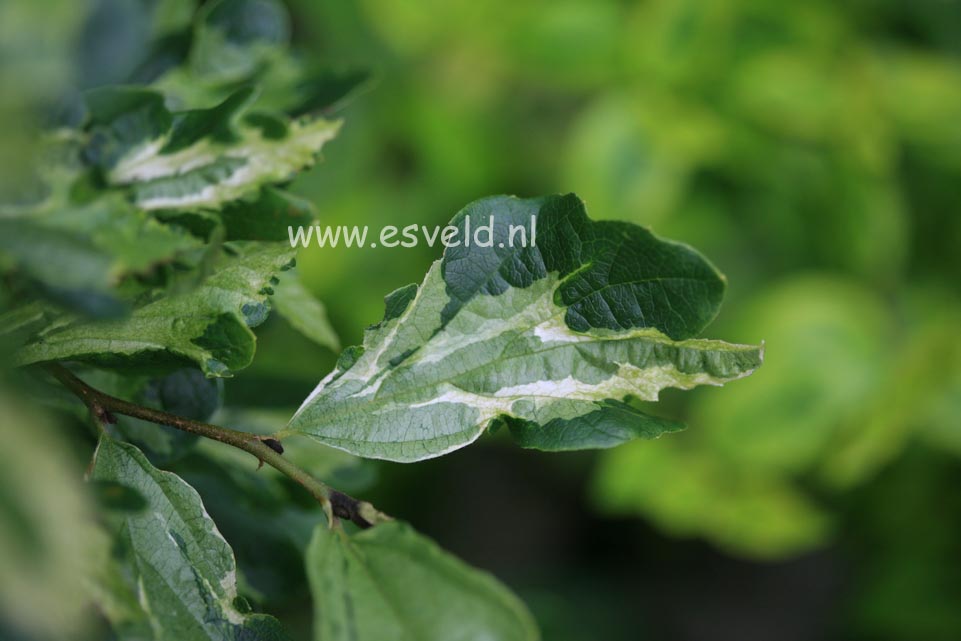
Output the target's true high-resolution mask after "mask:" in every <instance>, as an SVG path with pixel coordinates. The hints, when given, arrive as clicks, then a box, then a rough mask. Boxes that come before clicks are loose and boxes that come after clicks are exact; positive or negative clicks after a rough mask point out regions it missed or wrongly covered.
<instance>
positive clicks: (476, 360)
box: [279, 195, 763, 461]
mask: <svg viewBox="0 0 961 641" xmlns="http://www.w3.org/2000/svg"><path fill="white" fill-rule="evenodd" d="M490 217H493V221H494V225H493V234H492V243H490V245H491V246H489V247H488V246H478V244H477V242H475V241H476V239H475V241H472V243H471V245H470V246H464V245H463V244H461V246H459V247H450V248H448V249H447V251H446V252H445V254H444V257H443V259H442V260H440V261H437V262H435V263H434V265H433V266H432V267H431V269H430V270H429V272H428V273H427V276H426V278H425V279H424V282H423V283H422V284H421V285H420V286H419V287H415V286H409V287H406V288H403V289H401V290H398V291H397V292H394V293H393V294H391V295H390V296H389V297H388V298H387V301H386V302H387V313H386V315H385V318H384V320H383V321H382V322H381V323H379V324H378V325H375V326H373V327H371V328H370V329H369V330H368V332H367V334H366V336H365V340H364V345H363V347H356V348H351V349H348V350H347V351H346V352H344V355H343V356H342V357H341V359H340V362H339V363H338V366H337V368H336V369H335V371H334V372H332V373H331V374H330V375H329V376H328V377H327V378H325V379H324V380H323V381H322V382H321V383H320V385H319V386H318V387H317V389H315V390H314V392H313V393H312V394H311V395H310V396H309V397H308V398H307V400H306V401H305V402H304V404H303V405H302V406H301V408H300V409H299V411H298V412H297V413H296V414H295V415H294V417H293V418H292V419H291V421H290V423H289V425H288V426H287V429H286V430H284V431H283V432H281V433H280V434H279V436H284V435H286V434H290V433H303V434H307V435H309V436H312V437H313V438H316V439H317V440H319V441H321V442H323V443H326V444H328V445H331V446H333V447H338V448H341V449H344V450H347V451H349V452H352V453H354V454H358V455H361V456H365V457H371V458H384V459H389V460H395V461H417V460H420V459H425V458H430V457H434V456H440V455H442V454H445V453H447V452H450V451H452V450H455V449H457V448H460V447H463V446H465V445H467V444H469V443H471V442H472V441H474V440H475V439H477V438H478V437H479V436H480V435H481V434H482V433H483V432H484V431H485V430H487V429H488V428H489V427H490V426H491V425H494V424H500V423H506V424H507V425H508V426H509V427H510V430H511V432H512V434H514V436H515V437H516V438H517V440H518V441H519V442H520V443H521V445H524V446H525V447H534V448H538V449H545V450H563V449H582V448H588V447H610V446H613V445H616V444H618V443H622V442H625V441H627V440H630V439H632V438H636V437H642V438H652V437H656V436H658V435H660V434H661V433H663V432H665V431H670V430H674V429H677V428H678V425H677V424H676V423H674V422H672V421H666V420H663V419H658V418H655V417H653V416H650V415H648V414H646V413H644V412H642V411H640V410H639V409H637V408H636V407H635V406H634V405H632V404H630V403H628V402H624V401H625V399H626V398H628V397H634V398H637V399H642V400H646V401H655V400H657V398H658V394H659V392H660V391H661V390H662V389H664V388H667V387H675V388H681V389H690V388H692V387H695V386H697V385H720V384H723V383H725V382H728V381H731V380H734V379H738V378H742V377H744V376H747V375H749V374H750V373H751V372H753V371H754V370H755V369H756V368H757V367H758V366H759V365H760V364H761V361H762V358H763V350H762V348H760V347H755V346H747V345H731V344H728V343H723V342H720V341H710V340H700V339H693V338H692V337H693V336H695V335H696V334H698V333H699V332H700V331H701V330H702V329H703V328H704V327H705V326H706V325H707V324H708V323H709V322H710V321H711V320H712V319H713V318H714V316H715V315H716V313H717V311H718V308H719V306H720V302H721V298H722V297H723V292H724V280H723V277H722V276H721V275H720V274H719V273H718V272H717V270H716V269H715V268H714V267H713V266H712V265H711V264H710V263H709V262H708V261H707V260H706V259H704V258H703V257H702V256H701V255H700V254H698V253H697V252H695V251H694V250H693V249H691V248H689V247H687V246H685V245H680V244H677V243H671V242H667V241H663V240H660V239H658V238H656V237H655V236H654V235H652V234H651V233H650V232H649V231H647V230H645V229H642V228H640V227H637V226H635V225H631V224H627V223H617V222H593V221H591V220H590V219H588V218H587V215H586V213H585V211H584V206H583V203H582V202H581V201H580V200H579V199H578V198H577V197H576V196H574V195H567V196H552V197H547V198H542V199H531V200H522V199H517V198H513V197H494V198H487V199H483V200H480V201H477V202H475V203H473V204H471V205H469V206H468V207H467V208H465V209H464V210H463V211H461V212H460V213H459V214H458V216H457V217H456V218H455V219H454V221H453V222H452V224H453V225H455V226H457V227H458V228H459V229H460V230H462V232H463V230H465V228H466V227H467V226H468V225H469V223H468V219H470V220H471V221H473V224H474V225H478V224H485V225H486V224H487V222H488V220H490ZM511 225H515V226H518V225H519V226H523V227H525V229H526V236H525V237H526V238H527V239H529V240H530V241H531V243H530V244H531V245H532V246H528V247H520V246H519V245H520V242H519V238H520V234H519V232H516V230H515V232H516V233H515V241H516V242H515V243H513V244H514V245H518V246H511V245H512V243H511V242H510V226H511ZM535 233H536V236H534V234H535ZM460 237H461V238H463V234H462V235H461V236H460ZM481 240H482V241H486V239H483V238H481ZM485 244H486V242H485Z"/></svg>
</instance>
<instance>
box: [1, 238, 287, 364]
mask: <svg viewBox="0 0 961 641" xmlns="http://www.w3.org/2000/svg"><path fill="white" fill-rule="evenodd" d="M232 249H233V251H234V252H235V253H234V254H232V255H227V256H226V257H225V258H224V260H223V261H222V263H221V264H219V265H217V269H216V272H215V273H214V274H213V275H211V276H209V277H208V278H207V279H206V280H205V281H204V282H203V283H202V284H201V285H200V286H199V287H197V288H196V289H194V290H192V291H189V292H186V293H182V294H178V295H172V296H167V297H163V298H160V299H158V300H156V301H153V302H148V303H146V304H144V305H142V306H140V307H137V308H136V309H134V311H133V312H132V313H131V314H130V316H128V317H126V318H122V319H117V320H102V321H84V320H81V319H78V320H76V321H74V322H72V323H66V324H61V325H59V326H56V327H54V328H52V329H51V330H49V331H47V332H43V333H41V334H40V335H39V336H37V337H36V338H35V339H34V340H33V341H32V342H31V343H29V344H27V345H26V346H24V347H23V348H22V349H21V350H20V351H19V352H18V353H17V355H16V361H17V362H18V364H21V365H24V364H28V363H36V362H43V361H58V360H78V361H86V362H90V363H94V364H99V365H106V366H110V365H121V364H134V365H142V366H146V367H151V368H156V367H163V368H165V369H170V368H175V367H176V366H179V365H182V364H183V363H184V362H185V361H192V362H193V363H196V364H197V365H198V366H200V368H201V369H202V370H203V371H204V373H205V374H207V375H208V376H230V375H232V372H233V371H236V370H238V369H242V368H244V367H246V366H247V365H249V364H250V361H251V360H252V359H253V355H254V348H255V344H256V338H255V337H254V334H253V332H252V331H251V329H250V328H251V327H255V326H256V325H259V324H260V323H261V322H263V321H264V319H265V318H266V317H267V315H268V313H269V310H270V307H269V302H268V301H269V294H270V293H271V292H272V289H271V286H272V285H273V284H275V282H276V275H277V274H278V273H279V272H281V271H283V270H284V269H286V268H288V267H289V265H290V263H291V261H292V260H293V250H292V249H290V247H289V246H287V245H286V244H282V243H251V244H248V245H233V246H232Z"/></svg>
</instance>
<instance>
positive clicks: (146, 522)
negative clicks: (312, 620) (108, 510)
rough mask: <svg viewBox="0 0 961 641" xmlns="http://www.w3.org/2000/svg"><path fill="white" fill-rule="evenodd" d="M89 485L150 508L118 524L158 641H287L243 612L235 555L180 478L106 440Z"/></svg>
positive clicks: (122, 516) (264, 619) (271, 625)
mask: <svg viewBox="0 0 961 641" xmlns="http://www.w3.org/2000/svg"><path fill="white" fill-rule="evenodd" d="M91 478H92V479H93V480H95V481H107V482H112V483H119V484H121V485H124V486H126V487H129V488H131V489H133V490H134V491H136V492H138V493H139V494H140V495H141V496H143V497H144V499H145V500H146V501H147V508H146V509H144V510H142V511H139V512H129V511H124V512H120V513H116V514H114V515H113V516H114V525H115V531H116V534H117V535H118V536H119V537H120V540H121V542H122V544H123V545H122V547H123V551H124V553H125V554H127V555H128V557H127V558H126V561H127V563H128V564H129V568H130V570H129V571H130V573H131V575H132V576H131V577H130V579H131V581H130V585H131V587H134V589H135V590H136V594H137V600H138V601H139V603H140V604H141V607H142V609H143V610H144V612H145V613H146V614H147V617H148V618H149V621H150V627H151V629H152V631H153V636H154V638H156V639H158V640H159V639H177V640H178V641H192V640H194V639H196V640H198V641H200V640H203V641H209V640H216V639H223V640H225V641H227V640H230V641H234V640H236V639H243V638H250V639H285V638H286V634H285V633H284V631H283V629H282V628H281V626H280V623H279V622H278V621H277V620H276V619H274V618H272V617H269V616H266V615H261V614H250V613H248V612H247V611H246V610H247V608H240V607H238V605H237V604H238V603H239V602H240V600H239V597H238V594H237V577H236V572H237V567H236V563H235V561H234V555H233V551H232V550H231V549H230V546H229V545H228V544H227V541H225V540H224V538H223V537H222V536H221V535H220V532H219V531H218V530H217V527H216V525H215V524H214V522H213V521H212V520H211V519H210V517H209V516H208V515H207V511H206V510H205V509H204V506H203V504H202V503H201V500H200V496H199V495H198V494H197V493H196V492H195V491H194V490H193V488H191V487H190V486H189V485H187V483H185V482H184V481H183V480H182V479H181V478H180V477H178V476H176V475H175V474H171V473H169V472H163V471H161V470H158V469H157V468H155V467H153V466H152V465H151V464H150V463H149V462H148V461H147V459H146V457H145V456H144V455H143V454H142V453H141V452H140V450H138V449H137V448H136V447H134V446H133V445H129V444H127V443H121V442H117V441H114V440H112V439H111V438H109V437H104V438H102V439H101V440H100V444H99V446H98V447H97V452H96V455H95V458H94V466H93V469H92V472H91Z"/></svg>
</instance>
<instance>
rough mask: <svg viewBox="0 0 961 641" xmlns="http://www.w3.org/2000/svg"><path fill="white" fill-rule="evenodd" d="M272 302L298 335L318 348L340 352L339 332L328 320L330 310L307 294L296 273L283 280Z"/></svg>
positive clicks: (283, 277) (286, 275) (292, 272)
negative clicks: (301, 335) (304, 337)
mask: <svg viewBox="0 0 961 641" xmlns="http://www.w3.org/2000/svg"><path fill="white" fill-rule="evenodd" d="M271 301H272V302H273V304H274V307H275V309H276V310H277V313H278V314H280V315H281V316H283V317H284V318H285V319H287V322H289V323H290V324H291V325H292V326H293V327H294V329H296V330H297V331H298V332H300V333H301V334H303V335H304V336H306V337H307V338H309V339H310V340H312V341H314V342H315V343H317V344H318V345H322V346H324V347H329V348H330V349H332V350H338V349H340V341H339V340H338V338H337V333H336V332H335V331H334V328H333V327H332V326H331V324H330V319H328V318H327V309H326V308H325V307H324V304H323V303H321V302H320V301H319V300H317V299H316V298H314V296H313V294H311V293H310V292H309V291H307V288H306V287H304V285H303V283H301V282H300V279H299V278H298V277H297V273H296V272H295V271H290V272H288V273H286V274H284V275H283V276H281V277H280V282H279V283H277V286H276V287H274V296H273V298H271Z"/></svg>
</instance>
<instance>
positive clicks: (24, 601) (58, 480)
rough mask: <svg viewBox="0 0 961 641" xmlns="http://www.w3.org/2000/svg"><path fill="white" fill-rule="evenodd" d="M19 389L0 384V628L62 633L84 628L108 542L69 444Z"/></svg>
mask: <svg viewBox="0 0 961 641" xmlns="http://www.w3.org/2000/svg"><path fill="white" fill-rule="evenodd" d="M24 396H25V395H24V393H23V389H18V390H17V391H16V393H13V392H11V390H10V389H9V388H6V387H0V439H2V442H3V447H2V448H0V630H2V632H0V635H2V636H4V638H9V639H49V640H51V641H67V640H68V639H76V638H77V634H78V630H83V629H85V628H86V622H87V616H88V614H89V612H88V609H89V608H88V594H87V578H88V576H89V575H90V574H91V573H92V572H94V571H95V570H96V568H97V564H98V562H99V560H100V558H101V557H102V556H106V554H107V547H108V545H107V541H106V539H105V537H103V536H102V535H101V534H100V533H99V532H97V530H96V528H95V525H94V523H93V519H92V516H93V514H94V505H93V501H91V497H90V496H89V495H88V493H87V492H85V489H84V487H83V486H82V485H81V484H80V483H79V482H78V479H79V478H80V476H81V474H82V471H83V470H82V466H81V465H79V464H78V461H77V460H76V457H75V456H73V454H74V453H73V452H72V451H71V446H70V445H68V443H67V441H66V440H65V439H64V438H62V436H61V434H60V433H59V430H57V429H56V426H55V425H54V424H53V422H52V421H51V420H50V417H49V416H47V415H46V414H44V413H41V412H39V411H36V410H35V409H34V408H31V407H30V406H29V405H28V404H27V403H26V402H25V398H24ZM8 635H9V636H8Z"/></svg>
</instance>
